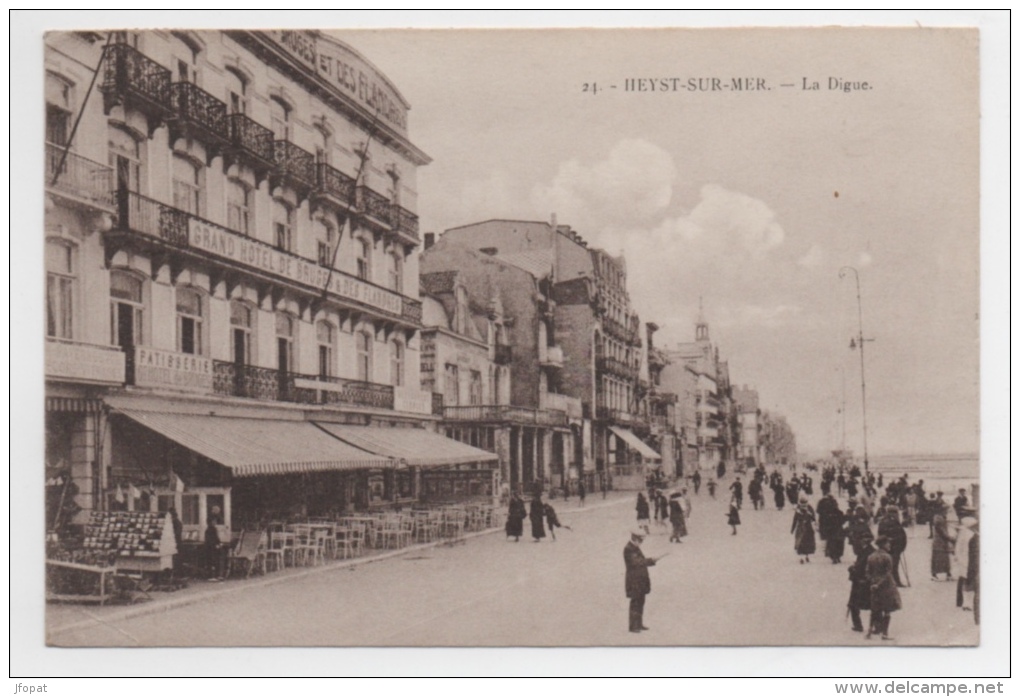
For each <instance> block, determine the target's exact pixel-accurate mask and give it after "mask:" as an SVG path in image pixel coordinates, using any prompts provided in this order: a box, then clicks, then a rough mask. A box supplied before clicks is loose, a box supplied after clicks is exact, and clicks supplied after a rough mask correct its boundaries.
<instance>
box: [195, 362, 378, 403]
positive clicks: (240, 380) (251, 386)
mask: <svg viewBox="0 0 1020 697" xmlns="http://www.w3.org/2000/svg"><path fill="white" fill-rule="evenodd" d="M213 392H214V393H215V394H220V395H227V396H231V397H246V398H249V399H261V400H268V401H276V402H296V403H298V404H329V405H343V406H359V407H372V408H377V409H392V408H393V387H392V386H391V385H380V384H377V383H373V382H363V381H360V380H347V379H345V378H338V377H321V376H316V375H304V374H301V373H292V372H289V371H281V370H275V369H273V368H263V367H260V366H254V365H244V364H240V363H231V362H229V361H213Z"/></svg>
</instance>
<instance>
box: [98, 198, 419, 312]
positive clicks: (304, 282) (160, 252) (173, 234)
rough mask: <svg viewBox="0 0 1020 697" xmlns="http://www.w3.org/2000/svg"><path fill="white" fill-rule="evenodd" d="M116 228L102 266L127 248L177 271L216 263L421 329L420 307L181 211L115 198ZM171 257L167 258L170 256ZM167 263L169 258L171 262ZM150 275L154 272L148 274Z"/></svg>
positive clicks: (150, 201) (156, 203) (109, 236)
mask: <svg viewBox="0 0 1020 697" xmlns="http://www.w3.org/2000/svg"><path fill="white" fill-rule="evenodd" d="M117 213H118V220H117V227H116V229H114V230H112V231H110V232H108V233H106V244H105V253H106V257H107V263H109V261H110V260H111V259H112V257H113V255H114V254H116V253H117V252H118V251H119V250H120V249H123V248H125V247H128V246H132V247H143V248H146V247H147V248H148V249H147V251H148V252H149V253H153V252H155V254H153V258H154V261H158V262H159V263H171V264H172V266H174V267H177V268H180V267H181V266H182V265H183V264H182V261H183V259H182V257H184V258H186V257H188V256H192V257H194V258H195V259H196V260H197V261H201V262H202V263H203V264H208V263H209V262H211V261H217V262H219V263H220V264H222V265H223V266H226V267H228V268H230V269H233V270H234V271H238V272H241V273H245V274H249V275H252V276H254V277H256V278H259V279H263V280H265V279H267V278H268V279H269V280H270V281H272V282H273V283H277V284H283V285H286V286H288V287H290V288H293V289H295V290H297V291H299V292H303V293H304V294H305V295H306V298H307V299H311V298H321V297H322V296H323V292H324V291H325V294H326V298H327V299H330V300H333V301H338V302H340V303H342V304H345V305H347V306H349V307H350V309H352V310H356V311H359V312H365V311H368V312H369V313H371V314H374V315H377V316H380V317H383V318H386V319H397V320H400V324H402V325H405V326H409V327H412V328H418V327H420V326H421V319H422V304H421V301H419V300H416V299H414V298H409V297H407V296H404V295H401V294H400V293H396V292H394V291H392V290H390V289H388V288H383V287H382V286H378V285H376V284H374V283H370V282H368V281H365V280H362V279H360V278H356V277H354V276H352V275H350V274H347V273H344V272H343V271H339V270H333V271H332V272H330V271H329V270H328V269H324V268H322V267H321V266H319V265H318V264H317V263H316V262H315V261H313V260H311V259H306V258H304V257H301V256H298V255H296V254H293V253H291V252H286V251H282V250H280V249H277V248H276V247H273V246H271V245H268V244H266V243H265V242H260V241H259V240H255V239H252V238H250V237H248V236H246V235H243V234H241V233H239V232H234V231H233V230H230V229H228V228H225V227H223V226H221V225H217V224H216V223H213V222H210V221H208V220H203V219H202V218H199V217H197V216H194V215H191V214H189V213H187V212H186V211H183V210H180V209H178V208H174V207H173V206H169V205H167V204H165V203H160V202H159V201H155V200H153V199H150V198H147V197H145V196H142V195H140V194H137V193H135V192H133V191H119V192H118V193H117ZM171 252H173V253H172V254H171ZM171 257H173V258H171ZM154 272H155V271H154Z"/></svg>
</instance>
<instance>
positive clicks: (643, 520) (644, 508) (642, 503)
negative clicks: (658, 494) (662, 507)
mask: <svg viewBox="0 0 1020 697" xmlns="http://www.w3.org/2000/svg"><path fill="white" fill-rule="evenodd" d="M634 510H635V511H637V522H638V527H639V528H644V531H645V534H646V535H647V534H649V532H650V531H649V530H648V523H649V511H648V499H646V498H645V495H644V493H643V492H640V491H639V492H638V495H637V505H635V506H634Z"/></svg>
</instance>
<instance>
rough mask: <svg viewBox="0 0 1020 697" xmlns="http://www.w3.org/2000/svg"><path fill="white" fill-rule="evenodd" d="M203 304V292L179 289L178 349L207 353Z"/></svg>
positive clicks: (186, 351) (196, 353)
mask: <svg viewBox="0 0 1020 697" xmlns="http://www.w3.org/2000/svg"><path fill="white" fill-rule="evenodd" d="M202 305H203V303H202V294H201V293H199V292H198V291H197V290H195V289H194V288H178V289H177V350H178V351H180V352H181V353H191V354H195V355H199V356H200V355H202V354H203V353H205V350H204V343H203V336H204V333H203V331H202V330H203V324H204V316H205V313H204V312H203V307H202Z"/></svg>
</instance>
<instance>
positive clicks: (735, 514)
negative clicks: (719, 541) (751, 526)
mask: <svg viewBox="0 0 1020 697" xmlns="http://www.w3.org/2000/svg"><path fill="white" fill-rule="evenodd" d="M726 522H727V523H728V524H729V526H730V527H731V528H733V534H734V535H736V534H737V526H738V525H740V507H739V506H737V500H736V499H735V498H733V499H730V512H729V513H727V514H726Z"/></svg>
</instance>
